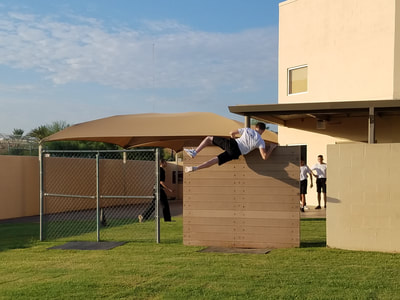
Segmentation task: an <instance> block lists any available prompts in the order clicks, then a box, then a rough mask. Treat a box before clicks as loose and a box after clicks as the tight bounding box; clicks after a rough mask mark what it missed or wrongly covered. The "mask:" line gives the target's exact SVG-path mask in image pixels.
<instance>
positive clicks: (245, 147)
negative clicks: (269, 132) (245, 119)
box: [184, 122, 277, 173]
mask: <svg viewBox="0 0 400 300" xmlns="http://www.w3.org/2000/svg"><path fill="white" fill-rule="evenodd" d="M264 131H265V124H264V123H261V122H259V123H257V124H256V127H255V129H251V128H239V129H237V130H235V131H231V132H230V133H229V134H230V136H231V138H224V137H219V136H208V137H206V138H205V139H204V140H203V141H202V142H201V143H200V145H199V146H198V147H197V148H196V149H184V151H185V152H186V154H187V155H189V156H190V157H191V158H194V157H195V156H196V155H197V154H198V153H199V152H200V151H201V150H203V148H205V147H207V146H212V145H215V146H218V147H220V148H221V149H222V150H225V151H224V152H222V153H221V154H219V155H218V156H216V157H213V158H212V159H210V160H208V161H206V162H204V163H202V164H200V165H198V166H197V167H186V168H185V172H186V173H187V172H193V171H197V170H200V169H204V168H209V167H211V166H213V165H215V164H217V163H218V165H222V164H224V163H226V162H228V161H231V160H233V159H238V158H239V156H240V155H246V154H247V153H249V152H250V151H252V150H254V149H256V148H258V149H259V150H260V155H261V157H262V159H264V160H266V159H267V158H268V157H269V156H270V154H271V153H272V150H274V149H275V147H276V146H277V145H276V144H269V148H268V151H267V150H265V142H264V140H263V139H262V138H261V135H262V134H263V132H264ZM239 134H240V135H241V136H240V137H239V138H236V135H239Z"/></svg>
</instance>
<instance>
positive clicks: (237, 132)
mask: <svg viewBox="0 0 400 300" xmlns="http://www.w3.org/2000/svg"><path fill="white" fill-rule="evenodd" d="M237 134H239V129H237V130H235V131H231V132H229V135H230V136H231V138H233V139H234V138H236V135H237Z"/></svg>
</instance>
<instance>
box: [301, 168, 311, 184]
mask: <svg viewBox="0 0 400 300" xmlns="http://www.w3.org/2000/svg"><path fill="white" fill-rule="evenodd" d="M311 173H312V172H311V170H310V168H309V167H308V166H300V181H302V180H305V179H307V174H310V176H312V175H311Z"/></svg>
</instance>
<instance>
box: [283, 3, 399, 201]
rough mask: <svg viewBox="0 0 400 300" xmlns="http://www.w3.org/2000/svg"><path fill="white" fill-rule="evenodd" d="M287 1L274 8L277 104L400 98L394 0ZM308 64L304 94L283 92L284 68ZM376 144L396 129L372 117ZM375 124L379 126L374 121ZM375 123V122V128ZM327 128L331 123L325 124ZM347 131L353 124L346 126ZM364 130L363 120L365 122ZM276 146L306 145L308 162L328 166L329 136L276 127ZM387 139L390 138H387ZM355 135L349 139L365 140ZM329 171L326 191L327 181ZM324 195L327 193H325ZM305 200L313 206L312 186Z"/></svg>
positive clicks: (334, 138)
mask: <svg viewBox="0 0 400 300" xmlns="http://www.w3.org/2000/svg"><path fill="white" fill-rule="evenodd" d="M384 2H385V4H384V5H383V4H382V3H381V1H376V0H289V1H285V2H282V3H280V6H279V75H278V76H279V78H278V86H279V87H278V94H279V103H302V102H305V103H309V102H332V101H356V100H379V99H395V98H399V96H400V52H399V51H397V52H395V49H400V14H399V13H400V5H396V1H395V0H385V1H384ZM396 16H398V17H397V18H396ZM300 65H308V91H307V93H302V94H295V95H288V93H287V89H288V86H287V85H288V82H287V72H288V68H291V67H296V66H300ZM376 122H377V138H378V142H391V141H395V140H396V138H393V137H396V136H397V135H396V134H395V135H390V134H389V133H390V132H391V131H393V130H395V129H397V128H398V125H397V123H398V122H395V123H394V124H396V125H394V126H393V122H391V120H387V121H381V120H380V119H379V117H377V120H376ZM378 123H379V124H378ZM378 125H379V126H378ZM327 126H330V127H331V126H332V128H333V129H332V130H333V131H334V124H329V123H328V124H327ZM347 128H348V130H349V131H351V130H352V128H353V127H352V125H351V124H349V125H348V127H347ZM365 128H366V129H367V123H366V124H365ZM278 137H279V143H280V144H281V145H291V144H306V145H307V148H308V156H307V160H308V164H309V165H312V164H314V163H315V161H316V156H317V155H318V154H323V155H324V156H325V161H326V162H327V163H328V165H331V162H330V159H329V155H328V153H327V148H326V147H327V145H328V144H335V143H343V142H349V140H343V139H340V138H336V137H334V136H328V135H326V136H325V135H324V131H323V130H321V133H320V134H318V133H311V132H306V131H301V130H295V129H289V128H285V127H279V136H278ZM391 137H392V138H391ZM367 140H368V138H367V130H365V138H364V137H355V139H354V141H357V142H358V141H367ZM329 173H330V172H328V191H329V190H330V180H329V176H330V175H329ZM328 194H329V192H328ZM308 199H309V201H308V203H309V204H311V205H316V204H317V200H316V193H315V190H314V191H313V190H309V195H308Z"/></svg>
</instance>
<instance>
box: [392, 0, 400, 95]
mask: <svg viewBox="0 0 400 300" xmlns="http://www.w3.org/2000/svg"><path fill="white" fill-rule="evenodd" d="M395 22H396V30H395V47H394V53H395V56H394V80H393V86H394V96H393V97H394V98H395V99H400V3H399V2H398V1H397V2H396V21H395Z"/></svg>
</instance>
